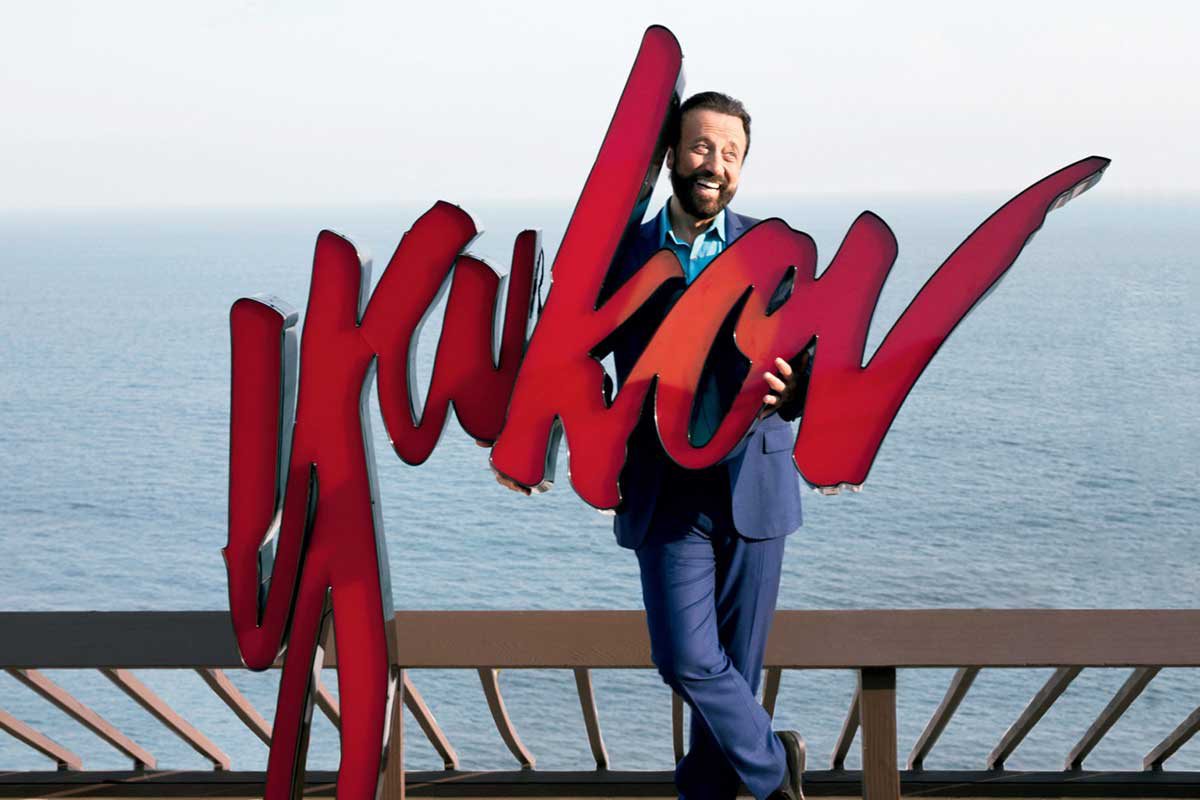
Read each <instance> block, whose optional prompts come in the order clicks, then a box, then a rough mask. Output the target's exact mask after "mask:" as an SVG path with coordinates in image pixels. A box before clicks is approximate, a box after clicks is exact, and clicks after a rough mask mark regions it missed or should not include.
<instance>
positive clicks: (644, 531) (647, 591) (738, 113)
mask: <svg viewBox="0 0 1200 800" xmlns="http://www.w3.org/2000/svg"><path fill="white" fill-rule="evenodd" d="M668 135H669V137H670V138H669V139H668V141H669V142H671V144H670V146H669V149H668V150H667V154H666V165H667V168H668V169H669V170H670V174H671V187H672V190H673V194H672V196H671V197H670V198H669V199H668V201H667V202H666V203H665V204H664V206H663V208H662V210H661V211H660V212H659V213H658V214H657V215H656V216H655V217H653V218H652V219H651V220H650V221H648V222H646V223H645V224H643V225H642V226H641V228H640V230H639V231H638V233H637V235H636V236H635V237H633V238H632V239H631V240H630V241H628V242H627V243H626V245H625V247H624V248H623V250H622V252H621V253H619V254H618V256H617V259H616V260H615V262H614V277H615V278H616V281H615V283H616V284H617V285H619V284H620V283H621V282H622V281H623V280H624V279H625V278H626V277H628V275H629V274H630V273H632V272H633V271H636V270H637V269H639V268H640V267H641V266H642V265H643V264H644V263H645V262H646V260H647V259H648V258H649V257H650V256H651V255H653V254H654V253H655V252H656V251H657V250H660V249H663V248H666V249H669V250H671V251H673V252H674V253H675V254H676V255H677V256H678V258H679V262H680V264H681V265H682V267H683V272H684V276H685V281H686V283H688V284H690V283H691V282H692V281H693V280H695V278H696V276H698V275H699V274H700V272H701V271H702V270H703V269H705V268H706V267H707V266H708V265H709V263H710V262H712V261H713V259H715V258H716V257H717V256H718V255H719V254H720V253H721V251H722V250H724V249H725V247H727V246H729V245H730V244H732V243H733V242H734V241H735V240H736V239H737V238H738V236H740V235H741V234H742V233H744V232H745V231H746V230H748V229H749V228H750V227H751V226H752V225H753V224H754V223H755V222H757V221H758V220H755V219H753V218H750V217H746V216H742V215H740V214H737V213H734V212H733V211H732V210H731V209H730V208H728V206H729V202H730V201H731V200H732V199H733V197H734V195H735V194H736V192H737V189H738V179H739V177H740V175H741V168H742V164H743V163H744V161H745V158H746V154H747V152H748V151H749V149H750V115H749V114H748V113H747V112H746V109H745V107H744V106H743V105H742V104H741V103H740V102H739V101H737V100H735V99H733V98H731V97H729V96H727V95H724V94H721V93H718V92H702V93H700V94H697V95H693V96H692V97H690V98H688V99H687V100H686V101H685V102H684V103H683V104H682V105H681V106H680V108H679V112H678V114H677V115H676V116H675V118H674V124H673V125H672V128H671V131H670V133H669V134H668ZM681 292H682V289H680V291H679V292H676V293H675V295H674V296H673V297H672V296H668V297H667V298H666V299H665V300H664V301H663V304H662V306H661V308H660V309H655V310H653V311H651V312H650V313H647V314H645V315H641V314H639V318H640V319H639V320H638V322H637V323H635V324H633V325H631V326H629V329H628V330H626V331H623V332H622V335H621V336H620V337H619V338H618V339H617V340H616V341H615V344H614V350H613V356H614V360H615V362H616V373H617V384H618V387H619V386H620V385H621V383H622V382H623V381H624V380H625V378H626V377H627V376H628V374H629V371H630V370H631V369H632V367H633V365H634V363H635V362H636V360H637V357H638V355H639V354H640V353H641V351H642V349H644V347H645V346H646V344H647V343H648V342H649V340H650V337H651V336H652V335H653V333H654V330H655V328H656V327H657V325H658V324H659V323H660V322H661V321H662V319H663V317H664V316H665V315H666V312H667V310H669V308H670V306H671V305H672V304H673V302H674V300H675V299H677V298H678V296H679V294H680V293H681ZM775 364H776V367H777V370H778V374H772V373H766V374H764V375H763V379H764V381H765V385H764V389H767V390H768V393H767V394H766V396H764V398H763V411H762V412H761V413H760V415H759V419H758V420H757V422H756V424H755V426H754V428H752V430H751V432H750V433H749V434H748V435H747V436H746V437H744V438H743V439H742V441H741V443H740V444H739V446H738V447H737V448H736V449H735V450H734V451H733V452H732V453H730V454H729V455H728V456H726V457H725V459H723V460H722V461H721V462H720V463H718V464H716V465H714V466H712V467H710V468H708V469H704V470H685V469H682V468H681V467H679V466H677V465H676V464H675V463H674V462H673V461H671V460H670V458H669V457H667V456H666V455H665V454H664V453H663V451H662V448H661V446H660V445H659V443H658V440H657V436H656V435H655V433H654V430H653V424H652V422H651V421H650V420H648V419H644V420H643V421H642V424H641V425H640V426H639V429H638V430H637V431H636V432H635V434H634V435H633V437H631V440H630V444H629V455H628V459H627V462H626V467H625V470H624V471H623V472H622V476H621V486H622V505H621V507H620V508H619V509H618V510H617V514H616V518H615V523H614V532H615V534H616V538H617V542H618V544H620V545H621V546H623V547H626V548H630V549H632V550H634V551H635V553H636V554H637V559H638V565H639V567H640V569H641V582H642V598H643V601H644V603H645V608H646V622H647V626H648V628H649V632H650V642H651V652H652V657H653V660H654V663H655V666H656V667H657V668H658V671H659V674H660V675H661V676H662V678H663V681H664V682H665V683H666V684H667V685H669V686H670V687H671V688H672V689H674V690H675V691H676V692H677V693H678V694H679V695H680V696H681V697H682V698H683V699H684V700H685V701H686V702H687V703H688V705H689V706H690V707H691V727H690V738H689V748H688V751H687V754H686V755H685V756H684V757H683V759H681V760H680V762H679V763H678V764H677V765H676V768H675V783H676V786H677V788H678V789H679V793H680V796H681V797H682V798H684V800H732V799H733V798H734V797H735V796H736V794H737V791H738V784H739V782H741V783H743V784H745V786H746V788H747V789H748V790H749V791H750V793H751V794H753V795H754V796H755V797H756V798H759V800H767V799H768V798H770V799H771V800H782V799H783V798H787V799H788V800H801V798H803V794H802V791H801V786H800V776H801V773H802V772H803V770H804V740H803V739H802V738H801V737H800V735H799V734H798V733H796V732H795V731H779V732H778V733H776V732H774V731H772V728H771V718H770V716H769V715H768V714H767V712H766V710H765V709H763V707H762V705H761V704H760V703H759V702H758V701H757V699H756V692H757V691H758V686H759V683H760V679H761V676H762V668H763V654H764V650H765V647H766V642H767V634H768V632H769V630H770V627H771V620H772V618H773V616H774V613H775V603H776V598H777V596H778V592H779V579H780V570H781V565H782V562H783V549H784V541H785V537H786V536H787V535H788V534H790V533H792V532H793V531H795V530H796V529H797V528H798V527H799V526H800V524H801V510H800V479H799V476H798V474H797V472H796V470H795V468H794V466H793V465H792V460H791V449H792V444H793V442H794V441H795V435H794V432H793V431H792V428H791V426H790V425H789V424H788V421H790V420H792V419H795V418H796V416H798V414H799V412H800V410H801V404H802V403H803V397H804V389H805V387H806V383H807V381H806V377H807V376H806V372H807V370H808V369H809V368H810V366H811V364H810V354H809V353H808V352H807V351H806V352H805V353H803V354H802V355H801V357H800V359H799V361H798V363H797V366H796V369H794V370H793V369H792V367H791V365H790V364H789V363H788V362H787V361H786V360H784V359H782V358H777V359H776V361H775ZM747 365H748V361H747V360H746V359H745V357H744V356H742V355H741V354H740V353H739V352H738V351H737V349H736V346H735V345H734V343H733V341H732V336H731V335H729V333H728V331H727V332H726V335H725V336H723V337H722V338H721V339H720V340H719V341H718V343H717V344H716V345H714V351H713V353H712V354H710V357H709V361H708V365H707V366H706V368H705V371H704V374H703V376H702V378H701V385H700V387H699V390H698V392H697V398H698V399H697V402H696V407H695V409H694V410H693V415H692V422H691V429H690V436H691V440H692V441H693V443H695V444H697V445H700V444H703V443H705V442H707V441H708V440H709V439H710V438H711V436H712V433H713V432H714V431H715V430H716V428H717V425H718V424H719V423H720V421H721V418H722V416H723V415H724V413H725V411H727V410H728V408H729V405H730V404H731V403H732V398H733V396H734V395H735V394H736V393H737V391H738V389H739V388H740V387H741V385H742V383H743V381H744V379H745V377H746V373H747V371H748V366H747Z"/></svg>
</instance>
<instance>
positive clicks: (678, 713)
mask: <svg viewBox="0 0 1200 800" xmlns="http://www.w3.org/2000/svg"><path fill="white" fill-rule="evenodd" d="M671 750H672V752H674V753H675V763H676V764H678V763H679V762H680V760H682V759H683V698H682V697H680V696H679V693H678V692H676V691H675V690H674V689H672V690H671Z"/></svg>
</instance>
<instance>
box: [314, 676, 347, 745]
mask: <svg viewBox="0 0 1200 800" xmlns="http://www.w3.org/2000/svg"><path fill="white" fill-rule="evenodd" d="M313 689H314V691H313V699H314V700H316V702H317V708H319V709H321V713H322V714H324V715H325V718H326V719H328V720H329V721H330V722H332V723H333V727H335V728H337V729H338V730H339V731H340V730H341V729H342V711H341V708H340V707H339V706H338V701H337V698H336V697H334V696H333V695H332V694H330V692H329V689H328V687H326V686H325V684H324V683H323V682H322V681H321V677H320V676H319V675H316V674H314V675H313Z"/></svg>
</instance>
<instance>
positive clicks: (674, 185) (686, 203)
mask: <svg viewBox="0 0 1200 800" xmlns="http://www.w3.org/2000/svg"><path fill="white" fill-rule="evenodd" d="M702 180H710V181H712V182H714V183H717V184H720V188H719V189H718V190H717V196H716V197H709V196H708V195H706V194H701V191H700V186H699V184H700V181H702ZM671 189H672V190H673V191H674V192H675V197H676V199H678V200H679V205H680V207H681V208H682V209H683V210H684V212H686V213H687V214H689V215H690V216H693V217H695V218H696V219H712V218H713V217H715V216H716V215H717V214H719V213H720V212H721V209H723V208H725V206H727V205H729V201H730V200H732V199H733V195H734V193H735V192H736V191H737V190H736V189H730V188H729V185H728V184H725V183H721V182H720V181H718V180H716V178H715V177H714V175H713V173H712V172H710V171H708V170H706V169H698V170H696V171H695V172H693V173H692V174H691V175H684V174H683V173H681V172H680V171H679V162H678V161H676V162H675V166H674V167H673V168H672V169H671Z"/></svg>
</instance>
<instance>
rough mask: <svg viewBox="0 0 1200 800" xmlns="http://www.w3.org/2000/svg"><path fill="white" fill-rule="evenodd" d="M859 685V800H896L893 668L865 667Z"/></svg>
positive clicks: (894, 683)
mask: <svg viewBox="0 0 1200 800" xmlns="http://www.w3.org/2000/svg"><path fill="white" fill-rule="evenodd" d="M859 681H860V685H861V686H862V693H861V699H860V701H859V703H860V705H859V714H860V719H861V725H862V762H863V800H898V798H899V797H900V772H899V771H898V769H897V767H896V670H895V668H893V667H867V668H864V669H862V670H860V671H859Z"/></svg>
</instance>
